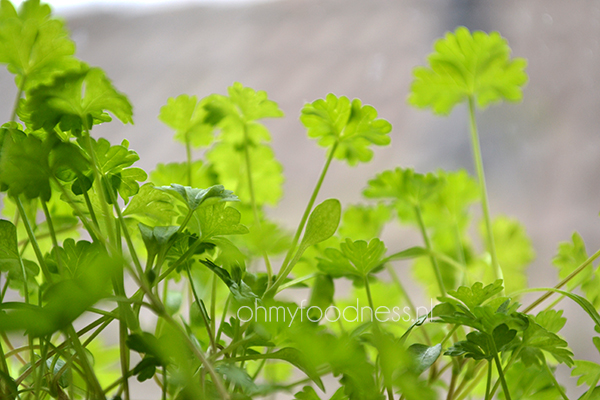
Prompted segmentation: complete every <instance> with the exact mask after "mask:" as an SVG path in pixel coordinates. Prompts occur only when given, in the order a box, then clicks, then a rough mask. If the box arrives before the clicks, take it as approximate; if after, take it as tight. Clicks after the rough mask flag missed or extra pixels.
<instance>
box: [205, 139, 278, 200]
mask: <svg viewBox="0 0 600 400" xmlns="http://www.w3.org/2000/svg"><path fill="white" fill-rule="evenodd" d="M248 156H249V158H250V165H251V170H250V172H251V175H252V184H253V189H254V201H255V202H256V204H257V205H259V206H260V205H263V204H269V205H272V206H274V205H276V204H277V203H278V202H279V200H280V199H281V197H282V196H283V182H284V180H285V178H284V176H283V167H282V166H281V163H280V162H279V161H277V159H276V158H275V152H274V151H273V149H272V148H271V147H270V146H267V145H264V144H258V145H254V146H248ZM206 158H207V159H208V160H209V161H210V162H211V164H212V167H213V170H214V172H216V174H217V176H218V181H219V183H221V184H222V185H224V186H226V187H236V194H237V195H238V196H239V197H240V199H241V200H242V201H243V202H244V203H250V200H251V196H250V188H249V185H248V171H247V168H246V161H245V160H246V159H245V155H244V153H243V152H242V151H240V149H239V147H236V146H233V145H231V144H229V143H223V142H221V143H218V144H217V145H215V146H214V147H213V148H212V149H211V150H210V151H209V152H208V153H207V154H206Z"/></svg>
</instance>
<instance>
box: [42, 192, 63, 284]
mask: <svg viewBox="0 0 600 400" xmlns="http://www.w3.org/2000/svg"><path fill="white" fill-rule="evenodd" d="M41 203H42V209H43V210H44V216H45V217H46V224H48V230H49V231H50V238H51V239H52V245H53V246H54V248H55V249H56V264H57V267H58V272H59V273H60V274H61V275H63V274H64V269H63V265H62V260H61V258H60V251H58V247H59V246H58V239H57V238H56V231H55V230H54V222H52V216H51V215H50V211H49V210H48V205H47V204H46V202H45V201H41Z"/></svg>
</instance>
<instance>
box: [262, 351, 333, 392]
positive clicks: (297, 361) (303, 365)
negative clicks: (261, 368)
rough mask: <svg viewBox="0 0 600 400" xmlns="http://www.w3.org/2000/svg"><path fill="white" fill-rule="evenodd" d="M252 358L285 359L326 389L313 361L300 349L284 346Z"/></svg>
mask: <svg viewBox="0 0 600 400" xmlns="http://www.w3.org/2000/svg"><path fill="white" fill-rule="evenodd" d="M252 358H255V359H262V358H267V359H275V360H283V361H287V362H289V363H290V364H292V365H293V366H294V367H296V368H298V369H299V370H300V371H302V372H304V373H305V374H306V376H308V377H309V378H310V379H311V380H312V381H313V382H314V383H315V384H316V385H317V386H318V387H319V389H321V390H325V387H324V386H323V382H322V381H321V378H320V377H319V374H318V372H317V370H316V368H315V366H314V365H313V363H312V362H311V360H309V359H308V358H307V357H305V356H304V354H302V353H301V352H300V351H298V350H297V349H295V348H293V347H284V348H283V349H280V350H277V351H275V352H273V353H269V354H258V355H256V356H254V357H252Z"/></svg>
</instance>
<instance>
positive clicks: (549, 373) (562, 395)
mask: <svg viewBox="0 0 600 400" xmlns="http://www.w3.org/2000/svg"><path fill="white" fill-rule="evenodd" d="M543 364H544V367H546V368H545V369H546V371H547V372H548V375H549V376H550V380H551V381H552V383H553V384H554V387H555V388H556V390H557V391H558V393H560V395H561V397H562V398H563V399H565V400H569V398H568V397H567V395H566V394H565V391H564V390H563V388H562V387H561V386H560V384H559V383H558V381H557V380H556V377H555V376H554V373H552V370H551V369H550V366H548V363H547V362H544V363H543Z"/></svg>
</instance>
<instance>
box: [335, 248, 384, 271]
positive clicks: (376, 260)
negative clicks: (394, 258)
mask: <svg viewBox="0 0 600 400" xmlns="http://www.w3.org/2000/svg"><path fill="white" fill-rule="evenodd" d="M340 249H341V251H342V254H343V255H344V257H345V258H346V259H348V261H350V263H351V264H352V265H353V266H354V268H356V270H357V271H359V272H360V274H361V275H362V276H367V275H368V274H369V273H371V271H373V270H374V269H375V268H377V267H380V266H381V265H382V260H383V256H384V254H385V252H386V248H385V245H384V244H383V242H382V241H381V240H379V239H371V241H370V242H369V243H368V244H367V242H365V241H364V240H357V241H356V242H353V241H352V240H350V239H346V241H345V242H342V243H340Z"/></svg>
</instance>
